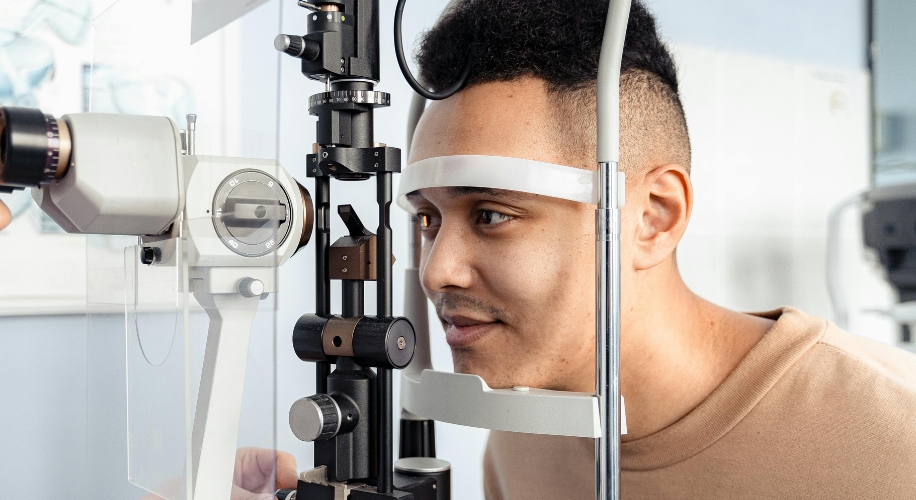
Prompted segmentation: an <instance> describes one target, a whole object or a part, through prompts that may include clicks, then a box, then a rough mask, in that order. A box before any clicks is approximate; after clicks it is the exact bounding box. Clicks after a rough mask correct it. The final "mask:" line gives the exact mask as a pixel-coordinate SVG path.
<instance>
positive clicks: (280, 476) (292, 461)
mask: <svg viewBox="0 0 916 500" xmlns="http://www.w3.org/2000/svg"><path fill="white" fill-rule="evenodd" d="M298 484H299V472H298V471H297V469H296V457H294V456H292V455H291V454H289V453H286V452H285V451H278V452H277V489H280V488H295V487H296V486H297V485H298Z"/></svg>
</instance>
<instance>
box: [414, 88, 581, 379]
mask: <svg viewBox="0 0 916 500" xmlns="http://www.w3.org/2000/svg"><path fill="white" fill-rule="evenodd" d="M549 105H550V104H549V101H548V98H547V94H546V92H545V91H544V87H543V85H542V84H541V83H540V82H539V81H537V80H533V79H529V80H522V81H517V82H512V83H504V82H501V83H493V84H485V85H478V86H475V87H472V88H470V89H468V90H466V91H464V92H462V93H460V94H459V95H456V96H454V97H451V98H449V99H448V100H446V101H440V102H437V103H434V104H432V105H431V106H430V108H429V109H428V110H427V111H426V113H425V115H424V117H423V120H422V121H421V123H420V126H419V127H418V129H417V132H416V135H415V138H414V146H413V151H412V155H411V160H410V161H411V162H415V161H419V160H422V159H425V158H433V157H438V156H448V155H461V154H465V155H466V154H476V155H492V156H507V157H516V158H525V159H531V160H537V161H542V162H549V163H558V164H565V165H576V163H578V162H579V161H578V160H576V159H571V158H568V157H564V155H562V154H561V153H560V148H558V147H557V146H556V139H555V137H553V135H555V132H554V130H555V129H554V128H553V127H552V126H551V116H552V114H551V111H550V108H549V107H548V106H549ZM410 201H411V203H413V205H414V206H415V208H416V209H417V210H418V215H419V216H420V217H421V223H423V225H424V229H423V250H422V260H421V276H422V283H423V288H424V290H425V291H426V294H427V296H428V297H429V299H430V300H431V301H432V302H433V304H435V306H436V311H437V313H438V315H439V319H440V321H441V322H442V324H443V327H444V328H445V330H446V339H447V341H448V343H449V345H450V346H451V349H452V356H453V359H454V362H455V369H456V371H459V372H463V373H474V374H477V375H480V376H481V377H483V378H484V379H485V380H486V381H487V383H488V384H489V385H490V386H491V387H509V386H515V385H526V386H531V387H543V388H549V389H559V390H576V391H593V390H594V382H593V380H594V372H595V362H594V352H595V351H594V344H595V341H594V339H595V333H594V328H595V326H594V325H595V315H594V309H595V298H594V297H595V290H594V288H595V260H594V258H595V232H594V227H595V207H594V205H587V204H583V203H576V202H571V201H566V200H560V199H555V198H549V197H544V196H538V195H531V194H525V193H519V192H513V191H500V190H487V189H470V188H428V189H422V190H420V191H419V192H418V193H417V194H415V195H413V196H411V197H410ZM583 381H591V382H583Z"/></svg>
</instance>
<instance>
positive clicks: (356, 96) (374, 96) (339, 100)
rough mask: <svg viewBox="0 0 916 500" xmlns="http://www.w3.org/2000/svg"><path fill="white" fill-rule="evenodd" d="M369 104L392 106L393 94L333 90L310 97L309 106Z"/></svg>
mask: <svg viewBox="0 0 916 500" xmlns="http://www.w3.org/2000/svg"><path fill="white" fill-rule="evenodd" d="M351 103H352V104H369V105H372V106H390V105H391V94H388V93H387V92H376V91H374V90H333V91H330V92H322V93H320V94H315V95H313V96H312V97H309V108H313V107H315V106H321V105H323V104H351Z"/></svg>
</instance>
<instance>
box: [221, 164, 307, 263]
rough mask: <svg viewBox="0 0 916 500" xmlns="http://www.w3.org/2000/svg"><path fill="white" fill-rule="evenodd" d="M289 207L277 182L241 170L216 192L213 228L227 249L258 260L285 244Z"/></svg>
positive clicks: (287, 199) (290, 221)
mask: <svg viewBox="0 0 916 500" xmlns="http://www.w3.org/2000/svg"><path fill="white" fill-rule="evenodd" d="M291 206H292V204H291V203H290V198H289V194H287V192H286V190H285V189H283V186H281V185H280V181H278V180H277V179H275V178H274V177H272V176H270V175H268V174H266V173H264V172H261V171H258V170H240V171H238V172H235V173H233V174H232V175H230V176H229V177H227V178H226V179H225V180H224V181H223V182H222V184H220V186H219V189H217V190H216V196H215V197H214V198H213V214H214V217H213V225H214V227H215V228H216V234H218V235H219V238H220V239H221V240H222V242H223V244H225V245H226V246H227V247H228V248H229V249H230V250H232V251H233V252H235V253H237V254H239V255H242V256H245V257H258V256H261V255H266V254H268V253H270V252H272V251H275V250H276V249H277V247H279V246H280V245H282V244H283V242H284V241H286V238H287V236H289V232H290V227H292V217H293V214H292V211H291V210H290V207H291Z"/></svg>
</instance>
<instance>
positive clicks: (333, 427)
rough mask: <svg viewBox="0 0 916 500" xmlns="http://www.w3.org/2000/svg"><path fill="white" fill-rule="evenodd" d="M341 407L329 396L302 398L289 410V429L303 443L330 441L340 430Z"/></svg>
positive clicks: (318, 395) (317, 395)
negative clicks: (321, 440)
mask: <svg viewBox="0 0 916 500" xmlns="http://www.w3.org/2000/svg"><path fill="white" fill-rule="evenodd" d="M340 421H341V414H340V407H339V406H337V402H336V401H334V398H332V397H331V396H328V395H327V394H316V395H314V396H309V397H307V398H302V399H300V400H298V401H296V402H295V403H293V406H292V407H291V408H290V409H289V427H290V429H292V431H293V434H295V435H296V437H297V438H299V439H300V440H302V441H318V440H320V439H330V438H332V437H334V436H336V435H337V431H339V430H340Z"/></svg>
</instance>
